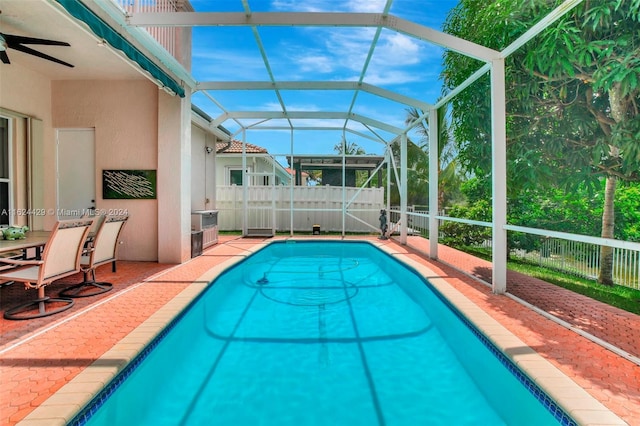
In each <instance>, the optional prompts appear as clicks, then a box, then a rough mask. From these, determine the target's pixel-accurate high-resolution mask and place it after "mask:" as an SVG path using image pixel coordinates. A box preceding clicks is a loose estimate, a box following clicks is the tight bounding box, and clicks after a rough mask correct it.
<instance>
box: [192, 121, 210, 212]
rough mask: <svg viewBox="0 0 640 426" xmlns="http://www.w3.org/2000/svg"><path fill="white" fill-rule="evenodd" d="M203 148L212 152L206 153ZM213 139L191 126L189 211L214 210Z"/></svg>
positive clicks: (198, 128)
mask: <svg viewBox="0 0 640 426" xmlns="http://www.w3.org/2000/svg"><path fill="white" fill-rule="evenodd" d="M205 147H210V148H211V150H212V152H211V153H207V151H206V148H205ZM214 151H215V138H214V136H213V135H212V134H210V133H207V132H205V131H204V130H202V129H201V128H200V127H198V126H195V125H192V126H191V210H192V211H193V210H211V209H215V185H216V183H215V175H214V171H215V153H214Z"/></svg>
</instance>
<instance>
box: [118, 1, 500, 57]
mask: <svg viewBox="0 0 640 426" xmlns="http://www.w3.org/2000/svg"><path fill="white" fill-rule="evenodd" d="M128 24H129V25H133V26H142V27H164V26H182V27H195V26H209V27H213V26H255V27H260V26H283V27H290V26H313V27H321V26H331V27H362V28H366V27H383V28H388V29H390V30H394V31H398V32H400V33H403V34H406V35H408V36H411V37H414V38H417V39H420V40H424V41H428V42H431V43H433V44H436V45H438V46H442V47H444V48H447V49H451V50H453V51H455V52H458V53H462V54H463V55H466V56H469V57H471V58H475V59H478V60H480V61H483V62H489V61H491V59H493V58H496V57H498V56H499V52H497V51H495V50H493V49H489V48H488V47H484V46H481V45H479V44H475V43H472V42H470V41H468V40H464V39H461V38H458V37H455V36H452V35H450V34H446V33H443V32H440V31H437V30H434V29H432V28H429V27H425V26H423V25H419V24H416V23H414V22H411V21H407V20H404V19H401V18H398V17H397V16H393V15H388V16H387V15H384V14H382V13H335V12H334V13H319V12H284V13H281V12H258V13H252V14H251V15H248V16H247V14H246V13H244V12H154V13H134V14H132V15H131V16H130V17H129V19H128Z"/></svg>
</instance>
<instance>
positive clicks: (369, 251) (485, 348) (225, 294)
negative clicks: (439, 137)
mask: <svg viewBox="0 0 640 426" xmlns="http://www.w3.org/2000/svg"><path fill="white" fill-rule="evenodd" d="M133 364H134V367H132V368H129V369H127V370H125V371H124V372H123V374H121V376H119V377H117V378H116V379H115V380H114V382H113V383H112V384H111V385H110V386H109V387H108V388H107V389H106V390H105V391H104V392H103V393H102V394H101V395H99V396H98V397H97V398H96V399H95V401H94V403H93V404H92V405H91V406H89V407H87V408H86V409H85V410H84V411H83V412H82V413H80V414H79V415H78V416H77V417H76V419H75V420H74V422H73V423H75V424H85V423H86V424H89V425H154V426H157V425H278V426H286V425H292V426H293V425H295V426H303V425H412V426H413V425H536V426H540V425H552V424H574V423H573V420H571V419H570V418H569V417H568V416H567V415H566V413H564V412H563V411H562V410H561V409H560V408H559V407H558V406H557V405H556V404H555V403H554V402H553V401H552V400H551V399H549V398H548V397H547V396H546V395H544V394H543V393H542V392H541V391H540V390H539V389H538V388H537V387H536V386H535V385H534V384H533V383H532V382H530V381H529V380H528V379H527V378H526V376H524V374H523V373H522V372H520V371H519V370H518V369H517V368H516V367H514V366H513V365H511V364H510V363H509V361H507V360H506V358H505V357H504V356H502V355H501V354H499V353H498V351H497V350H496V349H495V348H494V347H493V346H491V344H490V343H488V341H487V340H486V339H485V338H483V336H481V335H480V334H479V333H478V332H477V331H476V330H475V329H474V328H473V327H471V326H470V325H469V324H468V323H467V321H466V320H464V318H463V317H462V316H461V315H460V314H458V313H456V312H455V311H454V310H453V309H452V308H451V307H450V306H448V303H446V302H444V301H443V300H442V299H441V297H439V296H438V295H437V294H436V293H435V290H433V289H432V288H431V286H430V285H429V284H428V282H427V281H425V280H424V279H423V278H422V277H420V276H419V275H417V274H416V273H415V272H414V271H413V270H411V269H409V268H407V267H406V266H404V265H403V264H401V263H399V262H398V261H396V260H395V259H393V258H392V257H391V256H389V255H387V254H386V253H384V252H382V251H380V250H379V249H377V248H376V247H375V246H373V245H371V244H368V243H361V242H327V241H321V242H312V241H298V242H294V241H289V242H276V243H272V244H270V245H268V246H267V247H266V248H265V249H263V250H261V251H259V252H257V253H255V254H253V255H252V256H250V257H248V258H247V259H246V260H245V261H243V262H242V263H240V264H237V265H236V266H234V267H233V268H231V269H229V270H227V271H226V272H225V273H224V274H222V275H221V276H220V277H219V278H217V279H216V280H215V281H214V283H213V285H212V286H210V287H209V288H208V289H207V290H206V291H205V292H204V293H203V294H202V295H201V296H200V297H199V298H198V299H197V300H196V301H195V302H194V303H192V305H191V306H190V307H189V308H188V309H187V310H186V311H185V312H184V313H183V314H182V315H181V316H180V317H179V319H178V320H177V321H175V322H174V324H172V325H171V326H170V327H169V329H168V330H167V331H166V333H163V334H162V336H161V337H160V338H158V339H156V341H155V342H154V343H153V344H152V345H151V347H150V348H149V349H148V350H145V352H144V354H143V355H142V356H141V357H139V359H137V360H136V361H135V362H134V363H133Z"/></svg>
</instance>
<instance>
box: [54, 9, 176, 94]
mask: <svg viewBox="0 0 640 426" xmlns="http://www.w3.org/2000/svg"><path fill="white" fill-rule="evenodd" d="M56 1H57V2H58V3H60V4H61V5H62V7H64V8H65V9H66V10H67V12H68V13H69V14H70V15H71V16H73V17H74V18H76V19H79V20H81V21H82V22H84V23H85V24H87V25H88V26H89V28H91V31H93V32H94V33H95V35H97V36H98V37H100V38H101V39H103V40H105V41H106V42H107V43H109V44H110V45H111V46H113V47H114V48H116V49H118V50H120V51H122V52H123V53H124V54H125V55H126V56H127V57H128V58H129V59H131V60H132V61H134V62H136V63H137V64H138V65H140V67H141V68H142V69H144V70H145V71H147V72H148V73H149V74H151V75H152V76H153V78H155V79H157V80H158V81H159V82H161V83H162V84H163V85H164V86H166V87H167V88H169V89H171V90H172V91H173V92H174V93H176V94H177V95H178V96H180V97H181V98H184V89H183V88H182V87H181V86H180V85H179V84H178V83H176V82H175V80H173V79H172V78H171V77H169V75H167V73H165V72H164V71H163V70H162V69H160V68H159V67H158V66H157V65H156V64H154V63H153V62H152V61H151V60H150V59H149V58H147V57H146V56H145V55H144V54H143V53H142V52H140V51H139V50H138V49H137V48H136V47H135V46H133V45H132V44H131V43H129V42H128V41H127V40H126V39H125V38H124V37H122V36H121V35H120V34H119V33H118V32H117V31H116V30H114V29H113V28H111V27H110V26H109V25H108V24H107V23H106V22H104V21H103V20H102V19H100V18H99V17H98V16H97V15H96V14H95V13H93V12H92V11H91V10H89V9H88V8H87V7H86V6H85V5H84V4H82V3H81V2H80V1H79V0H56Z"/></svg>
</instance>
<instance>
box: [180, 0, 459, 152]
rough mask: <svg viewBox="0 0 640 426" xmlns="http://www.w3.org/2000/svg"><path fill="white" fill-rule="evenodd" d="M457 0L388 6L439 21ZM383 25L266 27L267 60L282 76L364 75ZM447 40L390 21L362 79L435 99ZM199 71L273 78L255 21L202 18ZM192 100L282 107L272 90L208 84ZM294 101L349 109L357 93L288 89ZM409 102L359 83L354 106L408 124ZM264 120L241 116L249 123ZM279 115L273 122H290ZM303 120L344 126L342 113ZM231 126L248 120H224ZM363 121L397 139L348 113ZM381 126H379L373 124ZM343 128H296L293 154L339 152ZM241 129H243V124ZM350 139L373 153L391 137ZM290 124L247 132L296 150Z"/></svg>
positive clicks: (268, 144)
mask: <svg viewBox="0 0 640 426" xmlns="http://www.w3.org/2000/svg"><path fill="white" fill-rule="evenodd" d="M191 4H192V5H193V7H194V9H195V10H196V11H198V12H242V11H244V9H243V6H242V2H241V0H214V1H212V0H191ZM248 4H249V7H250V8H251V11H252V12H370V13H382V11H383V10H384V7H385V4H386V1H385V0H248ZM456 4H457V0H394V2H393V4H392V6H391V10H390V13H391V14H392V15H394V16H397V17H400V18H402V19H406V20H410V21H412V22H415V23H418V24H420V25H424V26H427V27H430V28H434V29H437V30H440V29H441V27H442V23H443V22H444V20H445V18H446V15H447V13H448V11H449V10H450V9H451V8H452V7H454V6H455V5H456ZM374 33H375V29H373V28H353V27H258V34H259V37H260V39H261V41H262V43H263V45H264V49H265V54H266V57H267V59H268V63H269V66H270V67H271V71H272V73H273V76H274V78H275V79H276V80H277V81H357V80H358V78H359V77H360V73H361V71H362V69H363V66H364V64H365V59H366V57H367V54H368V52H369V49H370V46H371V41H372V38H373V34H374ZM442 53H443V50H442V48H440V47H438V46H435V45H433V44H431V43H428V42H424V41H422V40H418V39H415V38H411V37H408V36H405V35H403V34H399V33H397V32H395V31H391V30H387V29H385V30H383V31H382V33H381V35H380V38H379V40H378V42H377V45H376V49H375V51H374V54H373V56H372V57H371V61H370V63H369V66H368V68H367V72H366V74H365V77H364V82H365V83H368V84H371V85H375V86H378V87H381V88H383V89H386V90H390V91H393V92H396V93H399V94H402V95H406V96H410V97H412V98H415V99H419V100H421V101H423V102H428V103H435V102H436V101H437V99H438V97H439V96H440V93H441V82H440V80H439V78H438V77H439V73H440V69H441V62H442ZM192 54H193V63H192V74H193V76H194V77H195V78H196V80H197V81H199V82H206V81H268V80H269V74H268V72H267V70H266V67H265V65H264V62H263V59H262V56H261V54H260V51H259V49H258V44H257V43H256V39H255V36H254V33H253V32H252V30H251V28H248V27H194V29H193V52H192ZM208 93H209V96H210V97H212V98H213V99H214V101H212V100H211V99H209V98H208V97H206V96H204V94H202V93H197V94H195V95H194V97H193V102H194V104H196V105H197V106H198V107H200V108H202V109H203V110H204V111H205V112H207V113H208V114H209V115H211V116H212V117H214V118H215V117H217V116H218V115H219V114H221V113H222V109H221V108H220V106H221V107H222V108H224V109H226V110H227V111H248V110H250V111H281V107H280V103H279V100H278V98H277V96H276V95H275V92H274V91H246V90H245V91H226V90H225V91H215V92H214V91H210V92H208ZM280 93H281V97H282V101H283V102H284V103H285V105H286V108H287V109H288V110H289V111H346V110H347V109H348V108H349V106H350V105H351V104H352V102H353V100H354V92H352V91H338V90H330V91H326V90H325V91H320V90H318V91H313V90H307V91H281V92H280ZM406 108H407V107H406V106H405V105H403V104H400V103H397V102H393V101H390V100H387V99H385V98H383V97H380V96H377V95H373V94H369V93H363V92H360V94H358V96H357V97H356V98H355V103H354V104H353V112H354V113H356V114H360V115H363V116H366V117H369V118H371V119H374V120H378V121H381V122H384V123H388V124H391V125H393V126H396V127H401V128H404V127H405V126H404V120H405V117H406V115H407V113H406ZM257 121H259V120H257V119H253V120H241V123H242V124H243V125H244V126H247V125H249V124H252V123H255V122H257ZM285 123H286V122H285V121H284V120H272V121H270V122H269V123H268V124H267V123H265V124H263V125H262V126H264V125H269V126H280V125H284V124H285ZM296 124H297V125H298V124H299V125H304V126H333V127H342V126H343V125H344V120H296ZM223 126H224V127H225V128H227V129H229V130H230V131H232V132H236V131H238V129H240V125H239V124H237V123H235V122H233V121H226V122H224V123H223ZM349 127H350V128H351V129H354V130H355V131H358V132H362V133H365V134H368V135H370V136H373V137H375V134H377V135H379V136H381V137H382V138H384V139H389V138H390V137H391V136H392V135H391V134H390V133H387V132H384V131H381V130H378V129H375V128H374V129H373V130H374V132H373V133H372V132H371V131H370V130H369V129H367V128H365V127H364V126H362V125H360V124H359V123H354V122H350V124H349ZM374 133H375V134H374ZM342 137H343V133H342V131H315V130H296V131H294V133H293V145H294V153H295V154H335V151H334V150H333V147H334V146H335V145H336V144H338V143H340V141H341V139H342ZM236 139H242V134H238V135H237V136H236ZM346 139H347V141H349V142H351V143H356V144H358V145H359V146H361V147H362V148H364V149H365V150H366V152H367V153H371V154H381V153H382V152H383V145H382V144H381V143H378V142H375V141H372V140H370V139H368V138H363V137H361V136H359V135H354V134H352V133H346ZM291 140H292V136H291V132H290V131H283V130H249V131H247V133H246V141H247V142H250V143H253V144H256V145H260V146H263V147H265V148H267V149H268V151H269V152H270V153H272V154H287V153H289V152H290V151H291Z"/></svg>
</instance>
